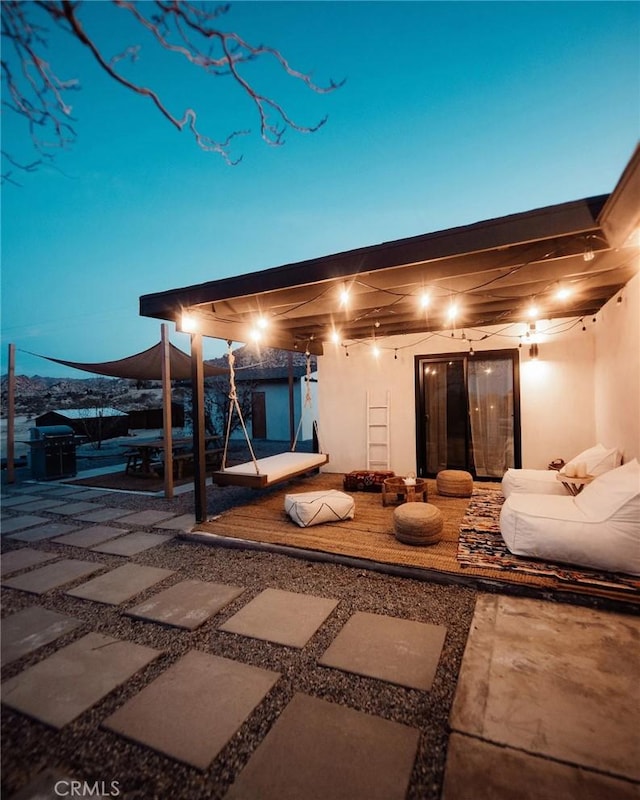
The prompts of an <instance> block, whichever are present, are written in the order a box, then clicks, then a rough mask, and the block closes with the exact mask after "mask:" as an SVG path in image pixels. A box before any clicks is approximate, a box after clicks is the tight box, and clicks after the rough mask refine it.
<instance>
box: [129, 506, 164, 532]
mask: <svg viewBox="0 0 640 800" xmlns="http://www.w3.org/2000/svg"><path fill="white" fill-rule="evenodd" d="M175 516H176V515H175V514H174V513H173V511H154V510H152V509H147V510H146V511H136V512H135V514H127V516H126V517H123V518H122V522H124V523H125V524H126V525H140V527H142V528H145V527H147V526H149V525H155V524H156V523H158V522H164V521H165V520H167V519H169V518H170V517H175Z"/></svg>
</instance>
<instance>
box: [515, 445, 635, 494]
mask: <svg viewBox="0 0 640 800" xmlns="http://www.w3.org/2000/svg"><path fill="white" fill-rule="evenodd" d="M621 462H622V454H621V453H620V452H619V451H618V450H616V448H615V447H611V448H608V447H605V446H604V445H602V444H596V445H594V447H590V448H589V449H588V450H583V452H582V453H579V454H578V455H577V456H576V457H575V458H572V459H571V461H568V462H567V463H566V464H565V465H564V467H563V468H562V469H561V470H560V474H563V473H566V472H567V468H569V472H571V469H572V468H576V467H577V465H578V464H584V465H585V467H586V471H587V474H588V475H594V476H597V475H602V474H604V473H605V472H607V471H608V470H611V469H615V468H616V467H619V466H620V464H621ZM502 493H503V494H504V496H505V497H509V496H510V495H512V494H557V495H561V496H564V497H567V496H568V495H569V492H568V491H567V489H566V488H565V487H564V486H563V485H562V483H561V481H559V480H558V473H557V471H556V470H550V469H508V470H507V471H506V472H505V474H504V475H503V477H502Z"/></svg>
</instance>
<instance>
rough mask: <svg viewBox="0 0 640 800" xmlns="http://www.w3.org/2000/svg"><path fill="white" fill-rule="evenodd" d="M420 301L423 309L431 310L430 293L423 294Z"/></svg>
mask: <svg viewBox="0 0 640 800" xmlns="http://www.w3.org/2000/svg"><path fill="white" fill-rule="evenodd" d="M419 300H420V307H421V308H429V306H430V305H431V296H430V294H429V292H422V294H421V295H420V298H419Z"/></svg>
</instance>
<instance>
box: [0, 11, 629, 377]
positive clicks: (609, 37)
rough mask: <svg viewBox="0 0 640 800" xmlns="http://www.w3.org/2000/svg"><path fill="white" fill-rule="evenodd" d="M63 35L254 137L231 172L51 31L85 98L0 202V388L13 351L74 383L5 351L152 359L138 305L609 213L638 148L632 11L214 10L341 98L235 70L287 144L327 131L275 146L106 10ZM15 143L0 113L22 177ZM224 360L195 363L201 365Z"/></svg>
mask: <svg viewBox="0 0 640 800" xmlns="http://www.w3.org/2000/svg"><path fill="white" fill-rule="evenodd" d="M80 16H81V18H82V20H83V21H84V24H85V28H86V30H87V32H88V33H92V32H93V31H95V32H96V38H97V40H98V41H99V43H100V45H101V46H102V48H103V49H104V51H105V54H106V55H107V56H111V55H115V54H117V53H120V52H122V51H123V50H124V49H125V47H126V46H127V45H131V44H136V43H138V44H142V49H141V52H140V59H139V61H138V63H137V64H136V65H134V66H131V67H129V68H128V74H129V75H130V76H131V77H133V78H134V79H135V78H136V77H137V75H140V80H141V81H142V82H144V83H146V84H148V85H150V86H152V87H153V88H154V89H155V90H156V91H157V92H158V93H159V94H160V95H161V96H162V97H163V98H164V99H165V101H166V103H167V105H168V106H169V107H170V109H171V110H172V111H173V112H174V113H175V114H176V115H177V116H182V114H183V112H184V109H186V108H188V107H192V108H194V109H196V110H197V112H198V119H199V124H200V126H201V128H202V129H203V130H204V132H205V133H207V134H209V135H211V136H213V137H217V138H220V139H222V138H224V137H225V136H226V135H227V134H229V133H230V132H231V131H233V130H241V129H249V128H250V129H251V134H250V135H247V136H243V137H240V138H238V139H237V141H236V143H235V145H234V146H233V148H232V154H233V155H234V156H236V157H238V156H242V161H241V163H240V164H238V165H237V166H228V165H227V164H226V163H225V162H224V160H223V159H222V158H221V157H220V156H218V155H216V154H213V153H206V152H203V151H202V150H200V149H199V148H198V146H197V145H196V144H195V143H194V141H193V139H192V137H191V136H190V135H189V134H188V133H186V132H182V133H179V132H178V131H176V130H175V129H174V128H173V127H172V126H171V125H170V124H169V123H168V122H167V121H166V120H165V119H164V118H163V117H161V115H160V114H159V113H158V111H157V110H156V108H155V107H154V106H153V105H152V103H151V102H150V101H149V100H148V99H146V98H144V97H139V96H135V95H133V94H131V93H130V92H128V91H127V90H126V89H125V88H123V87H122V86H120V85H118V84H116V83H115V82H114V81H113V80H112V79H110V78H109V77H107V76H106V75H105V74H104V73H103V72H101V71H100V69H99V68H98V67H97V65H96V64H95V62H94V61H93V60H92V58H91V56H90V54H89V53H88V52H87V51H86V48H83V47H82V46H81V45H80V44H79V43H78V42H76V41H75V40H73V39H72V38H71V37H70V36H69V35H68V34H66V33H64V32H62V31H58V30H53V31H52V33H51V36H50V40H49V49H48V57H49V62H50V64H51V67H52V68H53V70H54V71H55V72H56V73H57V74H58V75H59V76H60V77H63V78H74V77H75V78H78V79H79V80H80V83H81V86H82V89H81V91H79V92H75V93H73V95H72V96H71V97H70V102H71V103H72V104H73V116H74V118H75V120H76V122H75V129H76V131H77V140H76V142H75V144H74V145H73V146H72V147H71V148H70V149H69V150H67V151H65V152H61V153H59V154H58V156H57V158H56V161H55V168H54V167H45V168H43V169H41V170H40V171H38V172H35V173H29V174H19V173H18V172H14V175H13V177H14V178H15V179H16V180H17V181H19V183H20V184H21V185H20V186H19V187H18V186H14V185H11V184H7V183H6V184H5V185H4V186H3V187H2V372H3V374H4V373H5V372H6V369H7V345H8V344H9V343H10V342H13V343H15V345H16V347H17V348H18V353H17V360H16V372H17V373H18V374H26V375H35V374H40V375H51V376H64V375H69V376H73V377H78V378H81V377H88V375H87V374H86V373H82V372H78V371H75V370H70V369H67V368H64V367H61V366H58V365H55V364H53V363H50V362H48V361H45V360H43V359H39V358H35V357H33V356H30V355H27V354H26V353H25V352H24V351H31V352H35V353H40V354H43V355H48V356H53V357H56V358H63V359H67V360H73V361H89V362H96V361H106V360H111V359H116V358H123V357H125V356H128V355H131V354H133V353H135V352H138V351H140V350H143V349H146V348H148V347H150V346H151V345H153V344H155V343H156V342H157V341H158V340H159V336H160V321H158V320H151V319H146V318H143V317H140V316H139V313H138V300H139V297H140V295H142V294H147V293H151V292H159V291H162V290H165V289H172V288H177V287H181V286H187V285H190V284H196V283H201V282H204V281H209V280H215V279H217V278H223V277H226V276H230V275H239V274H244V273H248V272H254V271H256V270H261V269H267V268H269V267H275V266H279V265H281V264H285V263H288V262H291V261H298V260H303V259H308V258H314V257H317V256H322V255H327V254H329V253H334V252H338V251H342V250H348V249H351V248H356V247H362V246H366V245H371V244H376V243H379V242H383V241H389V240H392V239H398V238H402V237H406V236H412V235H417V234H421V233H427V232H430V231H436V230H441V229H445V228H450V227H455V226H458V225H466V224H469V223H473V222H477V221H480V220H485V219H490V218H493V217H498V216H502V215H505V214H512V213H516V212H520V211H527V210H530V209H533V208H538V207H542V206H546V205H551V204H554V203H561V202H565V201H570V200H576V199H579V198H583V197H589V196H593V195H598V194H604V193H608V192H610V191H611V190H612V189H613V188H614V186H615V184H616V182H617V180H618V178H619V176H620V174H621V172H622V170H623V169H624V167H625V165H626V163H627V161H628V160H629V158H630V156H631V154H632V152H633V149H634V147H635V145H636V142H637V140H638V130H639V122H640V50H639V42H640V5H639V4H638V3H635V2H602V3H601V2H565V3H556V2H522V3H516V2H495V3H484V2H436V3H429V2H409V3H405V2H374V3H370V2H339V3H334V2H279V3H271V2H260V3H254V2H236V3H233V4H232V6H231V9H230V11H229V13H228V14H227V15H225V16H224V17H222V18H221V20H220V26H221V27H223V28H224V29H226V30H233V31H236V32H237V33H239V34H240V35H241V36H243V38H245V39H247V40H248V41H250V42H252V43H255V44H258V43H263V44H267V45H270V46H272V47H275V48H278V49H279V50H280V51H281V52H282V53H283V55H285V57H286V58H287V59H288V60H289V62H290V64H291V65H292V67H294V68H295V69H297V70H300V71H303V72H310V73H312V74H313V78H314V80H315V81H316V82H317V83H319V84H321V85H323V84H326V83H328V82H329V81H330V80H331V79H334V80H336V81H339V80H342V79H346V81H345V84H344V86H342V87H341V88H340V89H338V90H336V91H335V92H332V93H330V94H315V93H313V92H311V91H309V90H308V89H305V88H304V87H302V86H301V85H300V84H299V83H298V82H296V81H295V80H294V79H293V78H290V77H286V76H285V75H283V74H282V73H281V72H279V71H278V70H276V69H274V68H273V65H270V64H269V63H268V62H267V61H264V62H263V61H258V62H256V63H255V64H253V65H251V70H250V74H251V76H252V77H255V81H256V83H257V84H258V85H259V88H260V89H261V90H262V91H263V92H264V93H265V94H268V95H270V96H272V97H274V98H275V99H277V100H278V101H279V102H281V103H282V105H283V106H285V108H286V109H287V111H288V113H289V114H290V115H291V116H292V117H293V118H294V119H295V120H296V121H297V122H298V123H300V124H302V125H313V124H315V123H316V122H318V121H319V120H320V119H321V118H322V117H324V116H325V115H327V116H328V120H327V123H326V125H324V127H322V128H321V129H320V130H319V131H318V132H316V133H314V134H306V135H305V134H302V133H296V132H294V131H290V132H289V133H288V134H287V135H286V137H285V138H286V143H285V144H284V146H282V147H270V146H268V145H267V144H265V143H264V142H263V141H262V140H261V139H260V136H259V130H258V118H257V114H256V112H255V111H254V109H253V107H252V105H251V103H250V102H249V100H248V99H247V98H246V97H245V96H243V95H242V94H241V93H240V91H239V90H238V89H237V88H236V87H233V86H231V85H230V84H229V82H228V81H227V80H226V79H225V78H214V77H205V76H202V75H200V74H199V72H198V70H197V68H195V67H193V66H191V67H189V66H188V65H185V64H183V63H181V62H180V60H179V59H178V58H177V57H175V56H174V55H172V54H169V53H167V52H163V51H161V50H159V49H158V48H157V46H154V45H153V43H151V42H149V41H148V40H147V38H146V37H144V36H143V35H142V34H141V33H140V32H139V31H138V30H137V28H136V27H135V25H132V23H131V21H130V20H129V17H128V15H127V14H126V13H123V12H122V10H119V9H117V8H116V7H114V6H112V5H111V3H109V2H106V0H105V1H104V2H92V3H87V4H86V6H84V7H83V9H82V12H81V14H80ZM9 54H10V53H9V47H8V46H7V44H6V43H5V42H3V57H5V58H6V57H9ZM136 70H137V71H138V72H136ZM248 74H249V73H248ZM28 144H29V140H28V132H27V130H26V127H25V125H24V123H23V121H21V120H20V119H19V118H18V117H17V116H15V115H10V114H9V113H5V112H4V109H3V114H2V149H3V150H5V151H7V152H9V153H11V154H15V155H16V157H22V158H25V159H28V158H29V153H30V151H29V147H28ZM33 157H34V155H33V153H32V152H31V158H33ZM170 330H171V340H172V341H173V343H174V344H176V345H178V346H179V347H182V349H184V350H187V349H188V338H187V337H186V336H184V335H182V334H177V333H175V331H174V329H173V325H171V326H170ZM223 352H224V343H223V342H212V343H210V344H207V347H206V349H205V356H207V357H210V356H214V355H220V354H222V353H223Z"/></svg>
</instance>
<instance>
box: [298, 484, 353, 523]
mask: <svg viewBox="0 0 640 800" xmlns="http://www.w3.org/2000/svg"><path fill="white" fill-rule="evenodd" d="M284 510H285V511H286V512H287V514H288V515H289V516H290V517H291V519H292V520H293V521H294V522H295V523H297V524H298V525H299V526H300V527H301V528H308V527H310V526H311V525H320V524H321V523H323V522H342V521H343V520H347V519H353V515H354V510H355V503H354V502H353V497H351V496H350V495H348V494H345V493H344V492H339V491H338V490H337V489H328V490H326V491H320V492H303V493H300V494H287V495H285V498H284Z"/></svg>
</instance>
